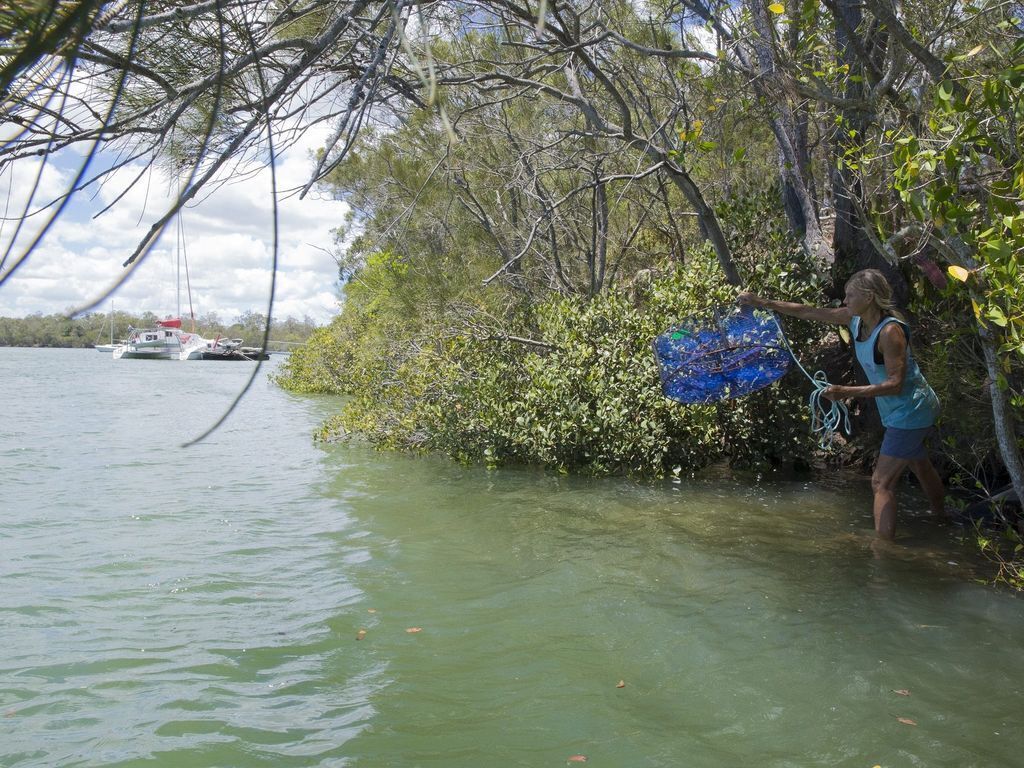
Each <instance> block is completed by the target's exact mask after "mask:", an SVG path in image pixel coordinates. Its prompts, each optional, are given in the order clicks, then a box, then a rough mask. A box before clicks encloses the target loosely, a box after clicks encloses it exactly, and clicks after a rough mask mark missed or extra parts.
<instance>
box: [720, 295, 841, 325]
mask: <svg viewBox="0 0 1024 768" xmlns="http://www.w3.org/2000/svg"><path fill="white" fill-rule="evenodd" d="M736 301H738V302H739V303H740V304H746V305H748V306H751V307H760V308H762V309H770V310H772V311H774V312H778V313H779V314H782V315H789V316H790V317H797V318H800V319H801V320H814V321H815V322H818V323H831V324H832V325H849V323H850V320H852V319H853V313H852V312H850V310H849V309H848V308H847V307H835V308H830V307H812V306H811V305H809V304H799V303H797V302H795V301H777V300H776V299H765V298H763V297H761V296H758V295H757V294H755V293H750V292H749V291H743V292H742V293H741V294H740V295H739V296H737V297H736Z"/></svg>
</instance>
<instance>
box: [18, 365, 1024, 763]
mask: <svg viewBox="0 0 1024 768" xmlns="http://www.w3.org/2000/svg"><path fill="white" fill-rule="evenodd" d="M110 362H111V361H107V360H105V359H103V358H102V357H101V356H99V355H97V354H96V353H94V352H85V353H82V352H73V351H62V350H54V351H50V350H0V377H3V380H4V381H9V380H18V381H19V382H20V384H19V385H18V389H19V390H20V391H21V392H23V393H30V394H31V396H30V397H26V398H25V399H24V400H21V401H19V402H18V406H17V408H16V409H14V408H11V407H9V406H11V402H5V403H4V413H5V414H11V416H10V417H8V418H5V419H4V420H3V423H0V476H2V477H3V484H4V502H3V503H4V509H5V514H4V515H3V516H2V517H0V537H2V538H0V546H2V548H3V558H2V560H0V562H2V565H0V568H2V569H3V570H2V571H0V573H2V579H3V580H2V584H3V589H2V590H0V612H2V616H0V622H2V623H0V626H2V627H3V629H2V630H0V634H2V638H3V647H4V653H3V655H2V656H0V711H2V712H3V713H4V717H3V718H0V765H4V766H13V765H18V766H54V765H60V766H93V765H95V766H101V765H102V766H110V765H117V766H143V765H145V766H181V767H182V768H186V767H187V768H198V767H202V766H211V767H212V766H232V767H238V768H246V767H247V766H256V765H268V764H269V765H274V766H342V765H344V766H348V765H353V766H379V765H389V766H438V767H440V766H445V767H448V766H462V765H465V766H470V765H474V766H476V765H486V764H509V765H519V766H541V765H555V766H557V765H565V764H566V760H567V758H568V757H569V756H572V755H585V756H587V758H588V762H589V763H590V764H595V765H616V766H621V765H628V766H673V767H675V766H680V765H698V766H746V765H766V766H808V765H821V766H836V765H850V766H868V767H869V768H870V766H873V765H883V766H890V765H893V766H895V765H929V766H930V765H958V766H979V767H980V766H986V767H989V766H1010V765H1015V764H1016V760H1017V757H1018V754H1019V753H1020V751H1021V748H1022V747H1024V740H1022V739H1024V737H1022V735H1021V732H1020V729H1019V727H1017V725H1016V720H1017V719H1018V718H1017V716H1016V710H1017V708H1018V706H1019V701H1020V694H1021V685H1020V683H1019V676H1017V675H1015V674H1014V668H1015V666H1014V662H1013V660H1014V659H1019V658H1020V654H1021V651H1022V647H1024V639H1022V638H1024V632H1022V630H1024V614H1022V611H1021V607H1020V606H1021V601H1020V600H1019V599H1017V598H1015V597H1014V596H1012V595H1008V594H1004V593H1001V592H999V591H994V590H992V589H990V588H987V587H983V586H979V585H977V584H975V583H973V581H972V578H971V577H972V568H973V565H972V563H971V562H970V557H971V554H970V551H969V550H964V549H961V548H959V547H958V546H957V545H956V544H955V542H954V541H952V540H951V537H950V532H949V529H947V528H945V527H944V526H942V525H941V524H939V523H937V522H936V521H934V520H932V519H931V518H929V517H927V516H924V515H923V514H917V515H915V512H916V511H917V510H923V509H924V503H923V501H921V500H920V498H919V496H918V495H917V494H916V493H915V492H914V491H912V490H910V489H908V491H907V492H906V494H905V501H906V504H905V507H906V509H905V512H904V515H903V519H902V520H901V526H902V528H901V531H902V533H901V535H902V539H901V541H900V544H899V546H895V547H890V548H885V549H878V548H877V547H873V546H872V544H873V540H874V539H873V536H872V535H871V533H870V526H871V521H870V506H869V504H870V494H869V490H868V488H867V485H866V482H864V481H862V480H860V479H853V480H833V481H831V482H830V483H829V484H827V485H823V484H811V483H807V482H806V481H779V482H760V483H752V482H751V481H750V480H749V479H737V478H731V477H729V476H727V475H720V474H719V475H716V474H714V473H708V474H706V475H703V476H700V477H698V478H693V479H688V480H682V481H678V482H672V481H666V482H664V483H654V484H641V483H636V482H632V481H627V480H618V479H616V480H589V479H581V478H572V477H562V476H557V475H550V474H544V473H541V472H536V471H532V470H506V471H499V472H489V471H487V470H484V469H480V468H466V467H459V466H455V465H452V464H450V463H448V462H445V461H442V460H439V459H435V458H429V457H428V458H416V457H407V456H396V455H391V454H384V453H378V452H375V451H372V450H368V449H365V448H360V447H357V446H337V447H331V448H327V449H323V448H318V447H316V446H314V445H313V444H312V443H311V442H310V440H309V437H308V436H309V434H310V433H311V431H312V429H313V427H314V426H315V425H316V424H317V423H318V421H319V420H320V419H321V418H323V416H324V415H325V414H326V413H328V412H329V410H330V409H331V408H332V407H334V404H333V403H332V402H331V401H329V400H315V399H303V398H293V397H290V396H287V395H285V394H284V393H282V392H280V391H279V390H277V389H275V388H273V387H272V386H270V385H262V384H261V385H260V386H258V387H257V388H256V390H255V391H254V392H253V394H252V396H251V397H249V398H247V399H246V400H245V401H243V406H242V408H243V411H242V412H241V413H239V414H236V415H235V417H233V418H232V420H230V421H229V422H228V426H227V428H225V429H223V430H221V431H220V432H218V433H216V434H215V435H214V437H213V438H212V439H211V440H209V441H207V442H205V443H203V444H200V445H199V446H197V447H195V448H193V449H189V450H180V449H177V448H176V447H175V446H177V445H178V444H179V443H180V442H182V441H183V440H185V439H188V438H189V437H193V436H195V434H198V432H199V431H201V429H202V428H203V427H205V426H206V425H208V424H209V423H210V419H211V418H215V417H216V415H219V410H220V409H221V408H222V407H223V406H224V405H225V403H226V402H229V401H230V397H231V395H232V394H233V393H234V392H235V391H237V387H238V385H239V382H240V381H241V380H243V379H244V375H245V374H246V373H247V371H243V370H242V369H241V368H233V367H231V366H227V367H221V366H201V365H200V366H199V367H197V368H196V367H189V366H175V365H170V364H168V365H161V364H159V363H140V364H138V365H135V366H131V367H128V366H129V365H130V364H128V363H124V362H119V363H118V364H116V366H112V365H111V364H110ZM69 371H73V379H72V377H71V376H70V375H69V373H68V372H69ZM72 380H73V381H74V386H70V381H72ZM29 385H31V386H29ZM8 391H11V390H8ZM4 396H5V397H8V395H4ZM409 630H417V631H409ZM901 719H902V721H901ZM911 723H913V724H911Z"/></svg>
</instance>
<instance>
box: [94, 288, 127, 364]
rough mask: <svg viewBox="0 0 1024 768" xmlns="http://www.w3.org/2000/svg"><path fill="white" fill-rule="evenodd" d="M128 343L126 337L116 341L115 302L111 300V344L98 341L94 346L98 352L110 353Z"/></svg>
mask: <svg viewBox="0 0 1024 768" xmlns="http://www.w3.org/2000/svg"><path fill="white" fill-rule="evenodd" d="M101 332H102V329H101ZM98 341H99V339H97V342H98ZM126 343H127V340H126V339H121V340H120V341H116V342H115V341H114V302H113V301H111V302H110V343H109V344H98V343H97V344H93V347H92V348H93V349H95V350H96V351H97V352H104V353H106V354H108V355H109V354H110V353H112V352H113V351H114V350H115V349H117V348H118V347H120V346H122V345H124V344H126Z"/></svg>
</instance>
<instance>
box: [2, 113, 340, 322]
mask: <svg viewBox="0 0 1024 768" xmlns="http://www.w3.org/2000/svg"><path fill="white" fill-rule="evenodd" d="M323 139H324V137H323V135H322V133H321V132H320V131H316V130H310V131H308V132H307V133H306V134H305V135H304V137H303V139H302V140H301V141H299V142H298V143H297V144H296V145H295V146H293V147H292V148H290V149H289V151H288V152H287V153H286V154H285V155H284V156H283V157H282V158H279V161H278V167H277V172H278V186H279V188H280V189H288V188H292V187H295V186H297V185H300V184H302V183H303V182H304V181H306V179H308V176H309V173H310V169H311V167H312V166H311V160H310V153H311V152H312V151H314V150H315V149H316V148H317V147H318V146H321V145H322V142H323ZM80 161H81V158H80V157H78V156H76V155H71V154H67V155H66V156H64V157H58V158H56V162H51V163H50V164H48V166H47V169H46V171H45V172H44V175H43V178H42V182H41V188H40V191H39V193H38V195H37V200H46V201H48V200H50V199H52V198H53V197H55V196H56V195H58V194H59V193H60V192H62V191H63V190H64V189H65V188H66V187H67V184H68V183H69V182H70V180H71V179H72V178H74V166H73V163H75V162H80ZM37 172H38V165H37V164H35V163H34V162H33V163H29V162H25V163H22V164H21V165H19V166H17V167H16V168H15V169H14V172H13V173H6V174H4V175H3V176H0V207H6V209H7V210H8V214H7V216H8V219H7V220H4V221H2V222H0V225H2V228H0V258H2V255H3V251H4V250H6V248H7V246H8V244H9V243H10V240H11V237H12V236H13V233H14V230H15V227H16V225H17V221H16V220H15V219H14V217H16V216H17V215H18V214H19V213H20V211H21V208H20V207H19V203H21V204H23V200H24V195H25V194H26V191H27V190H29V189H31V187H32V184H33V181H34V179H35V175H36V173H37ZM138 172H139V168H135V169H124V170H122V171H119V172H118V175H117V177H116V178H114V179H112V180H111V181H110V182H108V183H107V184H105V185H104V186H103V187H102V188H101V189H99V190H98V192H96V193H93V194H90V193H82V194H79V195H78V196H76V197H75V199H74V201H73V203H72V204H71V205H70V206H69V207H68V208H67V209H65V212H64V214H63V215H62V216H61V217H60V218H59V219H58V220H57V222H56V223H55V224H54V226H53V227H52V228H51V229H50V231H49V232H48V233H47V235H46V237H45V239H44V240H43V242H42V244H41V245H40V246H38V247H37V249H36V250H35V251H34V252H33V253H32V254H31V256H30V257H29V260H28V261H27V262H26V263H25V264H24V265H23V266H22V267H20V268H19V270H18V271H17V273H15V275H14V276H13V277H11V278H10V279H9V280H8V281H7V282H5V283H4V284H3V285H2V286H0V317H24V316H26V315H29V314H32V313H35V312H42V313H43V314H51V313H57V312H66V311H68V310H69V309H70V308H72V307H79V306H81V305H83V304H86V303H89V302H91V301H94V300H95V299H96V298H98V297H99V296H101V295H102V294H103V293H104V292H105V290H106V289H107V287H108V286H109V285H111V284H112V283H113V282H114V281H115V280H117V278H118V277H119V276H120V275H121V274H122V272H123V270H122V267H121V264H122V263H123V262H124V260H125V259H126V258H128V257H129V256H130V255H131V253H132V252H133V250H134V249H135V246H136V245H137V244H138V243H139V241H140V240H141V239H142V237H143V236H144V235H145V233H146V232H147V231H148V230H149V227H150V226H151V224H152V223H153V221H154V220H155V219H156V218H158V217H159V216H160V215H161V214H162V213H163V212H164V211H165V210H166V207H167V204H168V201H169V200H170V199H172V198H173V196H174V195H175V194H176V188H174V187H172V185H170V184H169V183H168V181H167V179H166V178H164V177H161V176H160V175H158V174H157V173H153V174H152V175H151V176H150V177H148V178H144V179H143V181H142V182H141V183H140V184H137V185H136V186H135V187H134V188H133V189H132V190H131V191H130V192H129V193H128V194H127V195H126V196H125V197H124V198H123V199H121V200H120V201H119V202H117V203H116V204H115V205H114V206H113V208H111V210H110V211H108V212H106V213H104V214H102V215H101V216H99V217H98V218H93V215H94V214H95V213H96V212H97V211H99V210H100V209H102V208H103V207H105V206H106V205H107V204H109V203H110V202H112V201H113V200H114V198H115V197H116V196H117V195H119V194H120V193H121V192H122V191H123V189H124V186H125V184H124V183H122V182H123V181H125V180H126V179H128V178H130V177H134V176H135V175H137V174H138ZM19 196H20V197H19ZM270 201H271V196H270V172H269V170H263V171H260V172H258V173H256V174H255V175H252V176H248V177H246V178H245V179H244V180H241V181H239V182H237V183H228V184H225V185H223V186H222V187H221V188H220V189H218V190H217V191H216V192H215V193H214V194H212V195H210V196H209V197H208V198H207V199H205V200H203V201H202V202H201V203H199V204H198V205H193V207H189V208H187V209H186V211H185V213H184V217H183V224H184V231H185V238H184V247H185V253H186V254H187V260H188V270H189V277H190V282H191V293H192V303H193V307H194V309H195V312H196V315H197V316H200V315H203V314H206V313H208V312H216V313H217V315H218V316H219V318H220V319H221V320H222V321H225V322H230V321H232V320H234V319H235V318H236V317H237V316H238V315H240V314H241V313H243V312H245V311H246V310H250V309H251V310H254V311H256V312H261V313H263V312H266V307H267V299H268V295H269V293H268V292H269V289H270V278H271V264H272V258H273V230H272V216H271V203H270ZM279 210H280V251H279V256H278V276H277V288H276V298H275V302H274V316H275V317H277V318H280V319H284V318H286V317H289V316H291V317H294V318H296V319H299V320H301V319H303V318H304V317H309V318H311V319H313V320H314V321H316V322H318V323H325V322H327V321H328V320H330V318H331V317H332V316H333V315H334V314H336V312H337V308H338V281H337V266H336V264H335V262H334V260H333V258H332V257H331V255H330V254H329V253H328V251H330V250H332V248H333V236H332V234H331V230H332V229H334V228H335V227H337V226H338V225H340V224H341V223H342V221H343V218H344V214H345V205H344V203H341V202H338V201H334V200H330V199H327V197H326V196H325V195H324V194H317V193H316V192H315V191H314V192H312V193H311V194H310V195H307V197H306V198H305V199H304V200H299V199H298V198H297V196H292V197H290V198H287V199H281V200H280V208H279ZM46 215H47V212H43V213H41V214H38V215H35V216H31V217H29V218H28V219H27V220H26V221H25V223H24V224H23V226H22V232H21V234H20V235H19V243H17V244H16V245H22V244H23V243H24V242H26V240H25V238H26V237H27V236H34V235H35V233H36V232H38V231H39V228H40V226H41V225H42V223H44V216H46ZM177 252H178V247H177V236H176V227H175V226H174V224H173V223H172V224H171V225H169V226H168V229H167V230H166V231H165V233H164V235H163V237H162V239H161V240H160V242H159V243H158V245H157V246H156V247H155V248H154V249H153V251H152V252H151V253H150V254H149V256H148V257H147V259H146V261H145V262H144V263H143V264H142V266H140V267H139V268H138V269H136V270H135V272H134V273H133V274H132V276H131V277H130V278H129V280H128V282H127V283H126V284H125V285H123V286H122V287H121V288H119V289H118V290H117V292H116V293H115V294H114V296H113V301H114V307H115V309H117V310H124V311H126V312H132V313H142V312H145V311H150V312H154V313H156V314H157V315H159V316H161V317H163V316H166V315H170V314H174V313H175V311H176V302H177V299H176V295H177V290H176V283H177V281H176V277H175V275H176V263H177ZM19 253H20V250H19V249H18V248H15V249H14V251H12V253H11V255H10V256H9V257H8V265H7V266H9V265H10V262H11V260H12V259H13V258H15V257H16V255H18V254H19ZM5 268H6V267H5ZM181 283H182V287H181V304H182V313H183V314H184V315H186V316H187V314H188V296H187V292H186V288H185V278H184V267H183V268H182V279H181ZM108 309H109V300H108V301H107V302H106V303H104V304H103V305H101V306H99V307H97V311H104V312H105V311H107V310H108Z"/></svg>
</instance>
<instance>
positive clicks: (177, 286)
mask: <svg viewBox="0 0 1024 768" xmlns="http://www.w3.org/2000/svg"><path fill="white" fill-rule="evenodd" d="M177 256H178V258H177V268H178V269H177V273H176V274H175V280H174V285H175V290H176V293H175V301H176V303H175V309H176V310H177V311H176V312H175V313H174V316H175V317H179V318H180V317H181V215H180V214H179V215H178V247H177Z"/></svg>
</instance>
